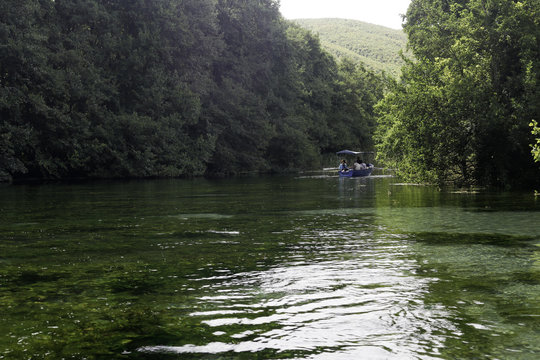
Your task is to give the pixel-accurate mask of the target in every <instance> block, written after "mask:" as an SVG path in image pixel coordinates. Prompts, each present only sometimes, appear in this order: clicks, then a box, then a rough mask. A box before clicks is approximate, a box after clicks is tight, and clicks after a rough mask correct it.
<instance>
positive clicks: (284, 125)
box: [0, 0, 385, 181]
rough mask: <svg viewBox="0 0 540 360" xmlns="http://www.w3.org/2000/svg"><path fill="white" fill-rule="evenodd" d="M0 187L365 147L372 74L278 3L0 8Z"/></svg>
mask: <svg viewBox="0 0 540 360" xmlns="http://www.w3.org/2000/svg"><path fill="white" fill-rule="evenodd" d="M2 5H3V9H2V12H1V13H0V40H1V45H0V46H1V48H2V51H1V52H0V116H1V122H0V179H1V180H4V181H6V180H7V181H10V180H13V179H15V180H17V179H25V178H39V179H62V178H77V177H82V178H87V177H97V178H100V177H154V176H155V177H176V176H196V175H229V174H238V173H243V172H251V171H290V170H297V169H305V168H310V167H314V166H320V164H319V161H320V155H321V154H322V153H325V152H333V151H335V150H336V149H341V148H347V147H351V148H358V147H363V148H369V147H372V146H373V144H372V133H373V131H374V126H375V114H374V110H373V108H374V105H375V104H376V103H377V102H378V101H379V100H380V99H381V98H382V95H383V87H384V82H385V80H383V79H382V78H381V77H380V76H378V75H376V74H374V73H373V72H371V71H368V70H366V69H365V68H364V67H363V66H361V65H356V64H353V63H352V62H350V61H343V62H340V63H337V62H336V61H335V60H334V59H333V57H331V56H330V55H329V54H328V53H327V52H325V51H324V50H322V49H321V46H320V43H319V40H318V38H317V37H316V36H314V35H312V34H311V33H310V32H308V31H306V30H303V29H301V28H299V27H298V26H296V25H294V24H292V23H290V22H287V21H285V20H284V19H283V18H282V17H281V15H280V13H279V2H278V1H276V0H249V1H248V0H160V1H154V0H133V1H124V0H4V1H3V2H2Z"/></svg>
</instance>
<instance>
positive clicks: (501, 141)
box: [376, 0, 540, 186]
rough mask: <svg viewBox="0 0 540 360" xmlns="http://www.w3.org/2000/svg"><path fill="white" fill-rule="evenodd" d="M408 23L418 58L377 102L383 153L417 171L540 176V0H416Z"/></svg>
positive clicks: (442, 177)
mask: <svg viewBox="0 0 540 360" xmlns="http://www.w3.org/2000/svg"><path fill="white" fill-rule="evenodd" d="M404 30H405V32H406V33H407V35H408V46H409V48H410V50H411V51H412V53H413V55H414V58H415V60H414V61H410V60H409V61H408V62H407V64H406V65H405V66H404V67H403V69H402V73H403V74H402V77H401V79H400V81H399V82H396V83H395V84H394V85H393V86H392V88H391V90H390V91H389V92H388V93H387V94H386V95H385V98H384V100H383V101H381V102H380V103H379V104H378V105H377V114H378V127H377V134H376V142H377V150H378V156H379V159H380V160H382V161H384V162H385V163H386V164H387V165H390V166H393V167H396V168H397V169H398V170H399V173H400V174H401V175H402V176H404V177H406V178H409V179H413V180H420V181H428V182H436V183H445V182H449V181H450V182H454V183H459V184H464V185H465V184H480V185H496V186H530V185H531V184H534V183H536V184H538V182H539V180H540V173H539V168H540V167H539V166H538V164H534V162H533V156H531V144H534V143H536V139H535V137H534V136H535V135H534V133H532V132H534V130H533V129H532V128H531V127H532V125H533V124H535V122H533V120H538V119H539V118H540V101H539V100H540V1H538V0H520V1H510V0H490V1H486V0H413V1H412V3H411V5H410V6H409V9H408V11H407V14H406V22H405V24H404ZM531 130H532V131H531ZM539 134H540V133H539V132H536V136H537V137H538V135H539ZM536 151H538V149H537V150H536ZM536 158H537V159H538V152H536Z"/></svg>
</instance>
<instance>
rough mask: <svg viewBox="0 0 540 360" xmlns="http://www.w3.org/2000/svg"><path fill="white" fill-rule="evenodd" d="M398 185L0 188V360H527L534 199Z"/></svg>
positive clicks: (539, 349)
mask: <svg viewBox="0 0 540 360" xmlns="http://www.w3.org/2000/svg"><path fill="white" fill-rule="evenodd" d="M398 181H399V180H397V179H395V178H391V177H384V176H372V177H370V178H364V179H339V178H336V177H324V176H305V177H302V176H301V177H261V178H240V179H226V180H213V181H212V180H202V179H195V180H153V181H131V182H99V183H85V184H72V185H65V184H63V185H60V184H50V185H19V186H4V187H0V359H62V358H65V359H472V358H474V359H539V358H540V199H535V197H534V196H533V194H532V193H531V192H529V193H493V192H477V193H471V192H469V193H465V192H455V191H451V190H447V191H438V190H437V189H435V188H432V187H424V186H414V185H407V184H399V183H398Z"/></svg>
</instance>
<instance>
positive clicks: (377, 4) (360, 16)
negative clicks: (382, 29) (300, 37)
mask: <svg viewBox="0 0 540 360" xmlns="http://www.w3.org/2000/svg"><path fill="white" fill-rule="evenodd" d="M280 2H281V8H280V10H281V14H282V15H283V17H285V18H286V19H306V18H309V19H314V18H342V19H353V20H361V21H364V22H368V23H371V24H377V25H382V26H386V27H389V28H392V29H401V16H400V14H405V12H406V11H407V7H408V6H409V4H410V2H411V0H281V1H280Z"/></svg>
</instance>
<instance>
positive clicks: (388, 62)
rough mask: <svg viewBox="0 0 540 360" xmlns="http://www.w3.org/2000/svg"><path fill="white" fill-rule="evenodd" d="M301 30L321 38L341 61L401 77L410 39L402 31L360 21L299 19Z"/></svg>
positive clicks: (297, 21) (327, 48)
mask: <svg viewBox="0 0 540 360" xmlns="http://www.w3.org/2000/svg"><path fill="white" fill-rule="evenodd" d="M294 22H296V23H297V24H298V25H300V26H301V27H303V28H305V29H308V30H310V31H312V32H314V33H316V34H319V38H320V41H321V45H322V46H323V48H325V49H326V50H327V51H328V52H330V53H331V54H332V55H334V56H335V57H337V58H338V59H341V58H344V57H348V58H350V59H352V60H354V61H357V62H362V63H364V64H365V65H366V66H367V67H368V68H370V69H372V70H375V71H385V72H387V73H389V74H391V75H393V76H398V75H399V73H400V68H401V66H402V65H403V61H402V60H401V58H400V56H399V51H400V50H402V49H403V50H404V49H405V46H406V44H407V36H406V35H405V33H404V32H403V31H401V30H394V29H390V28H387V27H384V26H380V25H373V24H368V23H365V22H362V21H358V20H346V19H296V20H294Z"/></svg>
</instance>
